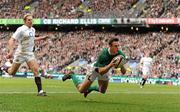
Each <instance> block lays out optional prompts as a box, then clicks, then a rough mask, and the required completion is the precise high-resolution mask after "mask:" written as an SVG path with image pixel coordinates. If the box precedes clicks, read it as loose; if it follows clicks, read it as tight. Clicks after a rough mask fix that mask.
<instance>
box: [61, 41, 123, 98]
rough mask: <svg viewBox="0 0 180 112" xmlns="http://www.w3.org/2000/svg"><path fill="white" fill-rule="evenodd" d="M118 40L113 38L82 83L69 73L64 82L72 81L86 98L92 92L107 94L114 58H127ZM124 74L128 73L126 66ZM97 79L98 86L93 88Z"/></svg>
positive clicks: (64, 77)
mask: <svg viewBox="0 0 180 112" xmlns="http://www.w3.org/2000/svg"><path fill="white" fill-rule="evenodd" d="M118 41H119V40H118V38H111V39H110V41H109V47H108V48H104V49H103V50H102V52H101V53H100V55H99V56H98V59H97V61H96V63H95V64H94V67H93V69H92V70H91V71H90V72H89V73H87V74H86V78H85V79H84V81H83V82H82V81H81V80H79V79H78V78H77V76H76V75H74V74H73V73H69V74H66V75H64V76H63V78H62V80H63V81H65V80H67V79H72V80H73V82H74V84H75V86H76V88H77V89H78V91H79V92H80V93H84V97H86V96H87V95H88V94H89V93H90V92H91V91H98V92H100V93H105V92H106V90H107V87H108V83H109V77H108V76H109V75H110V74H111V70H110V69H111V68H112V67H113V66H114V65H115V61H116V60H115V59H114V57H116V56H118V55H121V56H122V57H123V58H125V57H126V56H125V54H124V53H123V51H122V50H119V49H118V47H119V42H118ZM121 72H122V74H125V73H126V69H125V67H124V64H122V66H121ZM96 78H97V80H98V86H92V85H91V84H92V83H93V82H94V80H95V79H96Z"/></svg>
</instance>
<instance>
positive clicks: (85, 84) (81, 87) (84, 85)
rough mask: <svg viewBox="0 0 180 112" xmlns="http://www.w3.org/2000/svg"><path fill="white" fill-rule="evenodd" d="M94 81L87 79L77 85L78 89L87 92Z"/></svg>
mask: <svg viewBox="0 0 180 112" xmlns="http://www.w3.org/2000/svg"><path fill="white" fill-rule="evenodd" d="M92 83H93V82H92V81H90V80H88V79H85V80H84V81H83V82H82V83H81V84H79V85H78V86H77V89H78V91H79V92H80V93H85V92H86V91H87V90H88V88H89V87H90V86H91V84H92Z"/></svg>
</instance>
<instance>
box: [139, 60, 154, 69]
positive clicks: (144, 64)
mask: <svg viewBox="0 0 180 112" xmlns="http://www.w3.org/2000/svg"><path fill="white" fill-rule="evenodd" d="M152 61H153V60H152V58H150V57H143V58H141V60H140V63H141V64H142V68H150V67H151V64H152Z"/></svg>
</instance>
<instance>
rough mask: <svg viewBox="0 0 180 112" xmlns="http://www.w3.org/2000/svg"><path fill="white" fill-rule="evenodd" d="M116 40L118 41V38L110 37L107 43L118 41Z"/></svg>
mask: <svg viewBox="0 0 180 112" xmlns="http://www.w3.org/2000/svg"><path fill="white" fill-rule="evenodd" d="M118 41H119V39H118V38H111V39H110V40H109V45H112V43H113V42H118Z"/></svg>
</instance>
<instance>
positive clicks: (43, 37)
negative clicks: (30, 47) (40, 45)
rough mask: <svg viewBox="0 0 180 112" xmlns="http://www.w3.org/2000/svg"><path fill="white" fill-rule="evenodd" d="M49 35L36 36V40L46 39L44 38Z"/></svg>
mask: <svg viewBox="0 0 180 112" xmlns="http://www.w3.org/2000/svg"><path fill="white" fill-rule="evenodd" d="M48 37H49V35H45V36H39V37H36V38H35V41H39V40H44V39H46V38H48Z"/></svg>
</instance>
